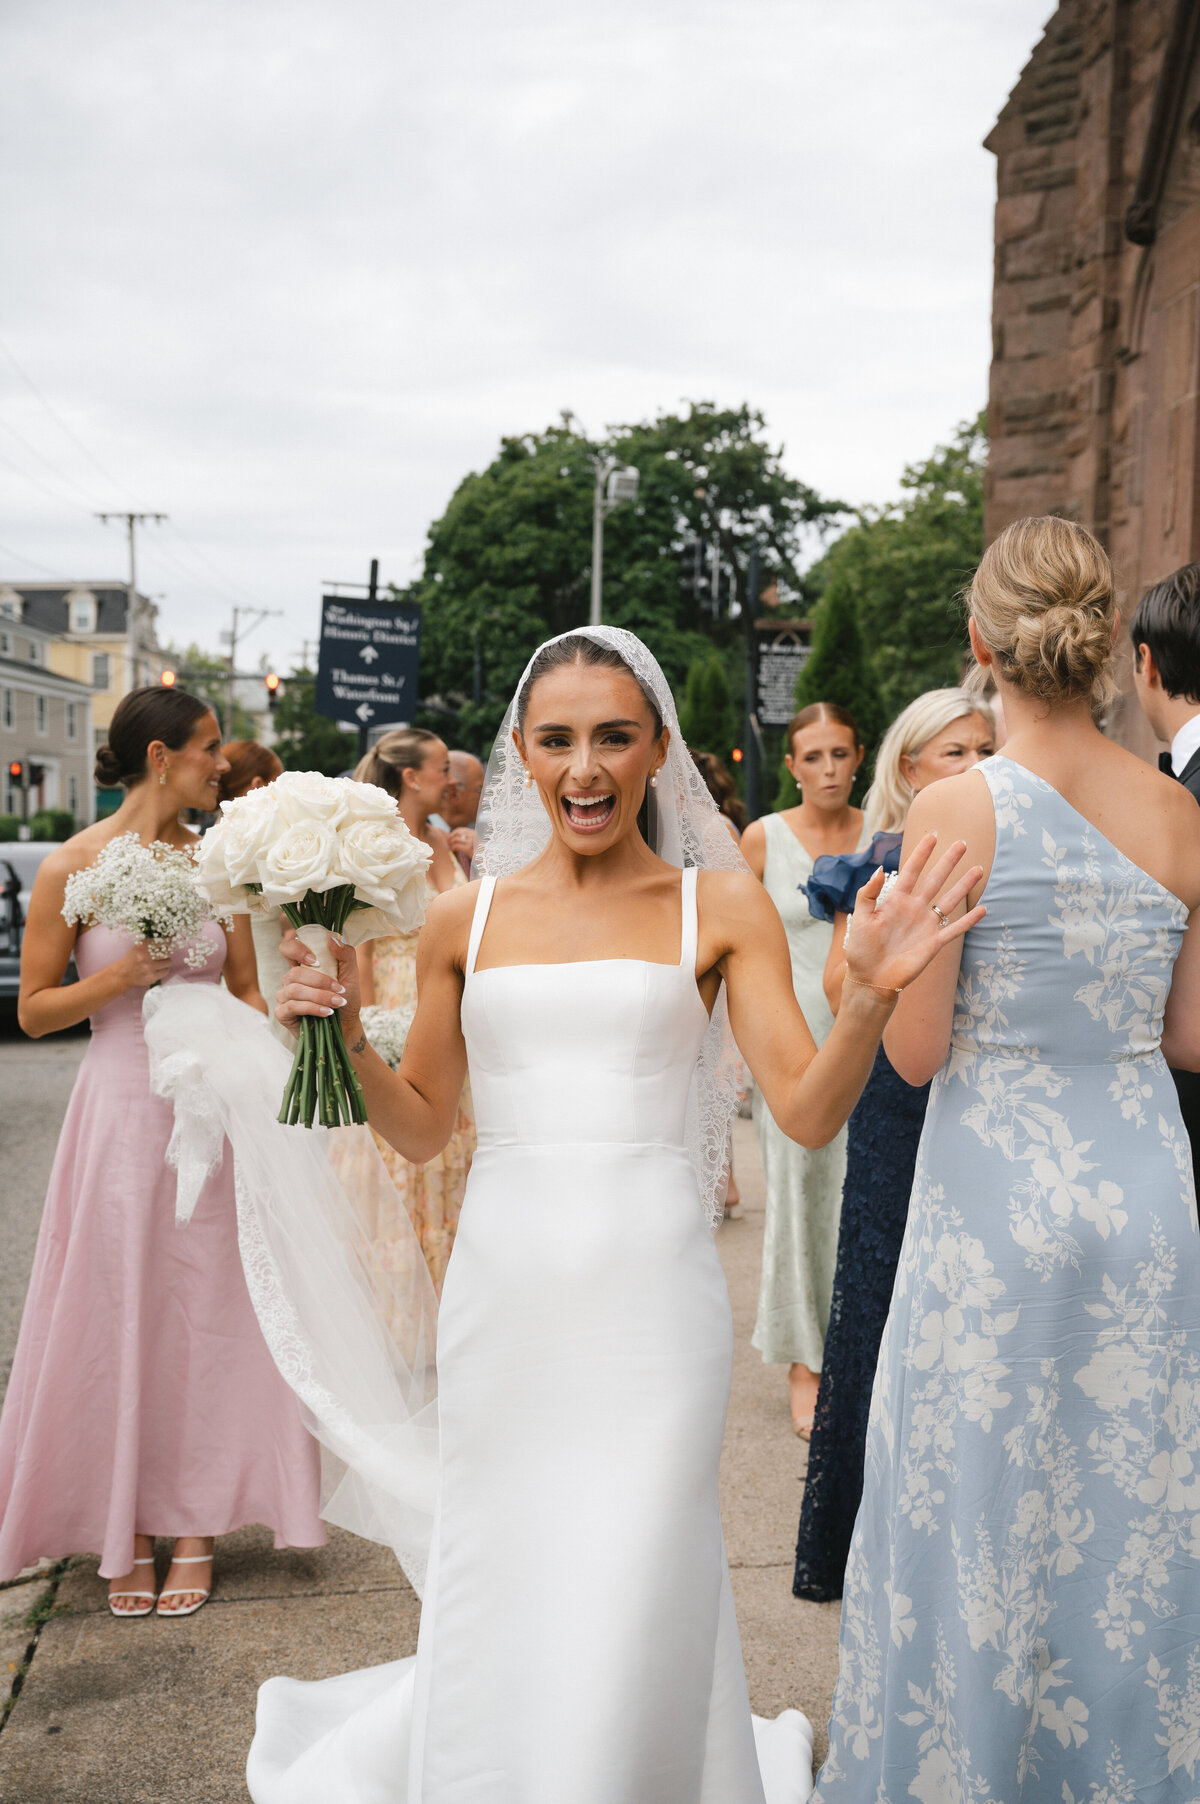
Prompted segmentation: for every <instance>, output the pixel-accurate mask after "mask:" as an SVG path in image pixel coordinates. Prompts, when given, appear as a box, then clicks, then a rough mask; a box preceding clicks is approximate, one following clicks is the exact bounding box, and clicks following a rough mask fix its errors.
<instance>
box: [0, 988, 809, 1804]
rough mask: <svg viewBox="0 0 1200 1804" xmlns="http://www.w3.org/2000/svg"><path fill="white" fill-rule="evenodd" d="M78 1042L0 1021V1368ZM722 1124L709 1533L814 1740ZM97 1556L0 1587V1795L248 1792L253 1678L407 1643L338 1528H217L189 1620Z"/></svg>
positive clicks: (780, 1483)
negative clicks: (212, 1579)
mask: <svg viewBox="0 0 1200 1804" xmlns="http://www.w3.org/2000/svg"><path fill="white" fill-rule="evenodd" d="M86 1048H87V1035H86V1032H78V1033H70V1034H60V1035H55V1036H52V1037H50V1038H48V1039H46V1040H41V1041H37V1042H31V1041H28V1040H26V1039H24V1037H23V1036H21V1035H20V1033H19V1032H18V1030H17V1029H16V1028H15V1025H13V1024H4V1023H0V1383H2V1382H4V1381H6V1380H7V1376H8V1372H9V1368H10V1366H11V1361H12V1351H13V1347H14V1345H15V1342H16V1336H17V1330H18V1327H19V1324H20V1313H21V1305H22V1302H23V1299H24V1293H25V1287H26V1284H27V1283H28V1276H29V1269H30V1265H31V1263H32V1259H33V1252H34V1244H35V1241H36V1239H37V1229H38V1222H39V1218H40V1215H41V1209H42V1201H43V1198H44V1195H45V1189H46V1180H47V1178H48V1176H49V1172H50V1166H51V1162H52V1160H53V1157H54V1147H55V1143H56V1140H57V1137H58V1131H59V1128H60V1126H61V1123H62V1117H63V1113H64V1111H65V1109H66V1106H67V1101H68V1098H69V1095H70V1090H71V1084H72V1082H73V1080H74V1077H75V1073H76V1070H77V1069H78V1066H79V1062H80V1060H81V1059H82V1057H83V1054H84V1052H85V1050H86ZM735 1128H736V1132H735V1145H736V1149H737V1151H736V1158H737V1170H738V1175H739V1179H740V1182H741V1186H742V1193H743V1198H744V1200H745V1203H746V1214H745V1217H744V1219H743V1220H741V1221H736V1222H727V1223H726V1224H725V1225H724V1227H722V1228H721V1230H720V1231H719V1233H718V1237H717V1247H718V1250H719V1252H720V1254H721V1259H722V1263H723V1265H724V1267H725V1273H726V1277H727V1279H728V1281H729V1289H730V1295H731V1298H732V1301H733V1309H734V1321H735V1329H736V1338H737V1353H736V1358H735V1368H734V1381H733V1394H732V1397H731V1400H730V1411H729V1420H728V1427H727V1431H726V1438H725V1449H724V1454H723V1458H722V1463H721V1501H722V1514H723V1518H724V1522H725V1539H726V1546H727V1549H728V1554H729V1563H730V1569H731V1574H732V1580H733V1590H734V1597H735V1600H736V1604H737V1612H738V1621H739V1625H740V1628H741V1635H742V1648H743V1653H744V1655H745V1660H746V1672H747V1679H748V1681H749V1688H750V1699H751V1703H752V1705H753V1707H754V1708H755V1709H756V1710H758V1711H759V1712H761V1713H762V1714H763V1715H768V1716H770V1715H774V1714H775V1713H776V1712H777V1711H779V1710H781V1709H783V1708H785V1707H786V1706H788V1705H795V1706H798V1707H799V1708H800V1709H802V1710H804V1711H806V1712H807V1714H808V1716H809V1717H810V1719H811V1720H812V1722H813V1724H814V1727H815V1728H816V1731H817V1754H818V1758H820V1757H821V1756H822V1755H823V1753H824V1749H825V1724H826V1722H827V1720H828V1715H829V1706H830V1700H831V1697H832V1692H833V1685H834V1681H835V1679H836V1673H837V1629H838V1615H839V1609H838V1606H837V1605H836V1604H808V1603H801V1602H799V1601H797V1600H796V1599H795V1598H793V1597H792V1595H791V1570H792V1549H793V1544H794V1541H795V1533H796V1521H797V1517H798V1515H799V1503H800V1495H801V1485H802V1482H803V1475H804V1449H803V1445H802V1443H800V1442H798V1441H797V1440H796V1439H795V1437H794V1436H793V1434H792V1432H791V1426H790V1422H789V1419H788V1403H787V1385H786V1381H785V1379H784V1375H783V1371H782V1368H780V1367H772V1366H764V1365H763V1364H762V1362H761V1360H760V1359H759V1356H758V1354H757V1353H755V1352H754V1351H753V1350H752V1349H751V1347H750V1344H749V1341H750V1334H751V1331H752V1328H753V1324H754V1310H755V1302H756V1296H757V1289H758V1270H759V1262H760V1259H761V1248H762V1231H763V1186H762V1173H761V1168H760V1167H759V1163H758V1151H757V1146H756V1143H755V1137H754V1132H753V1129H752V1128H751V1126H750V1124H749V1123H748V1122H744V1121H739V1122H737V1123H736V1124H735ZM159 1551H160V1553H162V1554H164V1556H165V1543H164V1544H160V1549H159ZM96 1564H97V1562H96V1560H95V1559H94V1558H90V1557H86V1556H84V1557H81V1558H77V1559H75V1560H74V1561H72V1563H71V1567H70V1569H69V1570H68V1572H67V1573H66V1575H65V1577H64V1578H63V1579H62V1581H61V1583H60V1584H59V1586H58V1590H57V1594H56V1596H54V1597H53V1598H50V1597H48V1596H47V1594H46V1586H45V1581H44V1579H39V1578H38V1577H31V1578H30V1579H29V1580H27V1581H25V1582H23V1583H18V1584H16V1585H12V1586H7V1587H3V1588H0V1707H2V1706H3V1703H4V1701H5V1699H6V1698H7V1696H8V1693H9V1690H10V1687H11V1684H12V1681H13V1678H14V1677H16V1676H17V1675H18V1674H19V1673H20V1671H21V1668H22V1667H23V1666H26V1665H27V1671H26V1672H25V1673H24V1675H23V1686H22V1688H21V1690H20V1693H19V1696H18V1697H17V1698H16V1700H15V1704H14V1707H13V1708H12V1711H11V1715H10V1716H9V1719H8V1722H7V1724H6V1726H5V1727H4V1729H3V1733H0V1804H246V1798H247V1794H246V1791H245V1782H244V1777H243V1773H244V1764H245V1754H246V1748H247V1746H248V1745H249V1740H250V1736H251V1734H252V1732H253V1713H254V1699H255V1690H256V1687H257V1685H258V1684H259V1683H261V1681H262V1680H263V1679H264V1678H266V1677H268V1676H269V1675H270V1674H272V1673H279V1672H283V1673H291V1674H292V1675H294V1676H295V1677H298V1678H300V1677H303V1678H318V1677H324V1676H326V1675H327V1674H331V1673H336V1672H341V1671H345V1670H347V1669H349V1668H351V1667H359V1666H367V1665H371V1664H374V1663H375V1662H377V1661H381V1660H387V1659H394V1658H396V1656H397V1655H400V1654H404V1653H410V1652H411V1651H412V1650H413V1649H414V1647H415V1645H416V1628H417V1621H418V1616H419V1607H418V1605H417V1600H416V1598H415V1597H414V1596H413V1594H412V1592H411V1591H410V1589H409V1587H408V1585H407V1584H406V1582H405V1580H404V1578H403V1575H402V1574H401V1573H400V1571H399V1568H398V1567H397V1565H396V1562H395V1559H394V1558H393V1556H392V1555H391V1554H390V1553H389V1552H388V1551H387V1550H386V1549H384V1548H380V1547H375V1546H373V1545H372V1544H370V1543H367V1542H363V1541H359V1540H357V1539H356V1538H355V1537H354V1536H353V1535H348V1534H345V1533H344V1532H342V1531H340V1530H336V1529H335V1530H332V1531H331V1533H330V1539H329V1544H328V1546H326V1547H325V1548H322V1549H318V1550H315V1551H310V1552H303V1551H297V1550H294V1549H293V1550H287V1551H283V1552H275V1551H273V1550H272V1547H271V1536H270V1535H269V1533H267V1532H266V1531H265V1530H263V1529H259V1528H249V1529H243V1530H240V1531H239V1532H238V1533H237V1534H235V1535H230V1536H227V1537H225V1538H223V1540H222V1541H221V1542H220V1544H219V1548H218V1561H217V1575H216V1586H215V1590H214V1595H213V1599H212V1602H211V1603H210V1604H209V1605H208V1606H207V1607H206V1608H205V1609H203V1610H202V1611H200V1613H199V1614H198V1615H197V1616H196V1617H193V1618H191V1619H189V1620H188V1621H186V1622H157V1621H155V1620H154V1619H153V1618H151V1619H150V1620H148V1621H144V1622H132V1623H130V1622H118V1621H115V1620H114V1619H113V1618H112V1617H111V1616H110V1615H109V1613H108V1611H107V1608H106V1607H105V1598H104V1587H103V1585H102V1584H101V1582H100V1580H99V1579H98V1578H97V1576H96ZM164 1565H165V1557H164V1558H163V1559H162V1560H160V1568H161V1567H162V1566H164ZM39 1597H42V1598H44V1599H45V1602H46V1604H49V1603H53V1605H54V1614H53V1616H52V1617H51V1618H50V1620H49V1621H48V1622H46V1624H45V1627H44V1628H43V1629H42V1631H41V1637H40V1640H39V1641H38V1642H37V1645H36V1649H35V1650H34V1652H33V1657H32V1660H31V1661H29V1659H28V1655H29V1652H30V1646H31V1634H32V1629H31V1627H30V1621H31V1618H30V1616H29V1614H28V1612H29V1609H30V1606H31V1605H36V1603H37V1600H38V1598H39ZM34 1613H35V1614H36V1610H35V1612H34ZM49 1738H53V1739H49Z"/></svg>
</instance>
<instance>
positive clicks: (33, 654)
mask: <svg viewBox="0 0 1200 1804" xmlns="http://www.w3.org/2000/svg"><path fill="white" fill-rule="evenodd" d="M41 661H42V648H41V646H40V645H39V644H38V642H37V640H36V639H31V640H30V641H29V662H30V663H31V664H40V663H41Z"/></svg>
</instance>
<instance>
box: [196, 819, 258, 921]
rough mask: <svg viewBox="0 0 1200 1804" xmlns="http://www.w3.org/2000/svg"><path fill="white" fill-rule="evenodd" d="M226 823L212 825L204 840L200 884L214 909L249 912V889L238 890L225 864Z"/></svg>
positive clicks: (198, 862) (199, 855) (198, 872)
mask: <svg viewBox="0 0 1200 1804" xmlns="http://www.w3.org/2000/svg"><path fill="white" fill-rule="evenodd" d="M223 825H224V823H223V822H222V823H218V825H217V826H215V827H210V828H209V830H208V832H207V833H206V834H205V835H204V838H203V839H202V840H201V841H200V849H199V851H198V852H197V854H196V884H197V887H198V888H199V890H200V893H201V894H202V895H204V896H207V898H208V900H209V902H210V903H211V905H212V906H213V908H219V909H222V910H226V909H233V910H235V911H236V912H237V913H238V914H244V913H245V912H246V892H245V890H243V889H235V888H234V886H233V883H232V882H231V880H230V876H229V871H228V868H227V866H226V863H225V840H224V835H223V833H222V827H223Z"/></svg>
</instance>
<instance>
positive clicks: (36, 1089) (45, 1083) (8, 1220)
mask: <svg viewBox="0 0 1200 1804" xmlns="http://www.w3.org/2000/svg"><path fill="white" fill-rule="evenodd" d="M87 1046H88V1033H87V1029H86V1028H76V1029H74V1030H72V1031H71V1032H70V1033H64V1034H51V1035H50V1036H49V1037H48V1038H46V1039H45V1040H27V1039H26V1038H25V1035H24V1034H23V1033H22V1032H21V1030H20V1028H19V1027H18V1026H17V1023H16V1017H15V1015H13V1014H4V1015H0V1392H2V1391H3V1389H4V1387H5V1386H6V1385H7V1383H8V1374H9V1371H10V1369H11V1367H12V1356H13V1348H14V1347H15V1346H16V1342H17V1329H18V1328H19V1327H20V1324H21V1305H22V1303H23V1302H24V1301H25V1287H26V1285H27V1284H28V1282H29V1268H30V1266H31V1265H32V1264H33V1249H34V1245H35V1244H36V1241H37V1232H38V1223H39V1222H40V1221H41V1218H42V1201H43V1199H44V1197H45V1194H46V1184H47V1181H48V1179H49V1177H50V1166H51V1164H52V1163H53V1160H54V1148H55V1145H56V1144H57V1141H58V1130H59V1128H60V1127H61V1125H62V1118H63V1115H64V1113H65V1112H66V1107H67V1099H68V1098H69V1096H70V1094H71V1085H72V1084H73V1083H74V1082H75V1073H76V1072H77V1071H78V1069H79V1061H80V1060H81V1059H82V1057H83V1055H84V1053H85V1052H86V1051H87Z"/></svg>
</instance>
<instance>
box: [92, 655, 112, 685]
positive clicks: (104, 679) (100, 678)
mask: <svg viewBox="0 0 1200 1804" xmlns="http://www.w3.org/2000/svg"><path fill="white" fill-rule="evenodd" d="M108 662H109V660H108V653H107V652H106V651H96V652H93V653H92V688H93V689H107V688H108V687H109V684H110V682H111V680H112V679H111V678H110V676H109V674H108Z"/></svg>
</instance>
